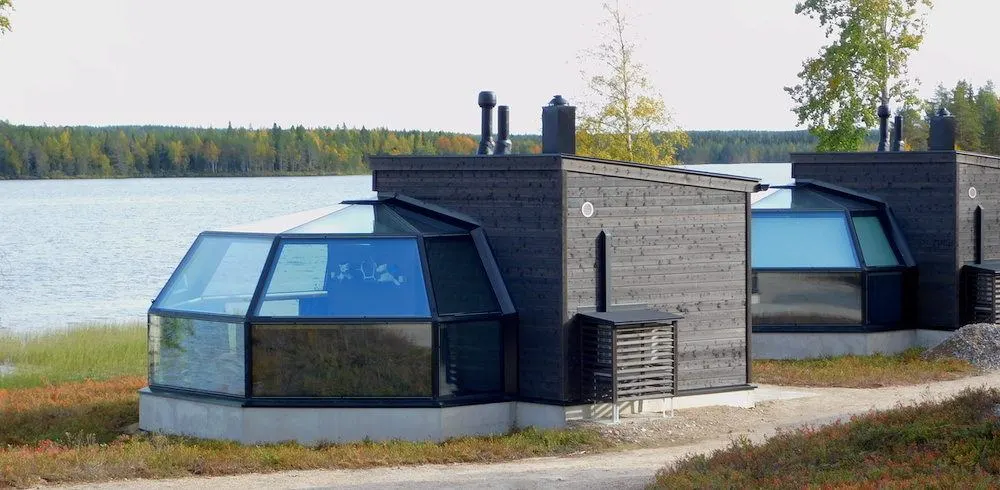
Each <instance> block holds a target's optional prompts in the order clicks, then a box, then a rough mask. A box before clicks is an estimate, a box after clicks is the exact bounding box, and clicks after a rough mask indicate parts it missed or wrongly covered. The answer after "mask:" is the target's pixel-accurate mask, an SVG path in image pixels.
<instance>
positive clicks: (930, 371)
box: [753, 349, 978, 388]
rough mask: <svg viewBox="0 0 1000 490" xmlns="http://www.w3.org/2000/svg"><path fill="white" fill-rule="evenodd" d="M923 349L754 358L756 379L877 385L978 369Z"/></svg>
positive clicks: (952, 376) (944, 378)
mask: <svg viewBox="0 0 1000 490" xmlns="http://www.w3.org/2000/svg"><path fill="white" fill-rule="evenodd" d="M921 352H922V350H921V349H909V350H907V351H905V352H903V353H901V354H897V355H893V356H887V355H882V354H876V355H873V356H853V355H850V356H838V357H826V358H822V359H806V360H787V361H785V360H782V361H778V360H757V361H753V382H755V383H766V384H775V385H785V386H838V387H843V388H878V387H882V386H898V385H912V384H920V383H930V382H933V381H947V380H951V379H958V378H962V377H965V376H970V375H973V374H976V373H978V370H977V369H976V368H975V367H974V366H973V365H972V364H969V363H968V362H966V361H963V360H959V359H953V358H943V359H934V360H927V359H922V358H921V357H920V354H921Z"/></svg>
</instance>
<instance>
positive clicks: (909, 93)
mask: <svg viewBox="0 0 1000 490" xmlns="http://www.w3.org/2000/svg"><path fill="white" fill-rule="evenodd" d="M932 7H933V5H932V3H931V0H805V1H803V2H800V3H798V4H797V5H796V6H795V13H796V14H799V15H806V16H808V17H809V18H810V19H815V20H818V21H819V24H820V26H821V27H823V28H824V29H825V34H826V38H827V39H832V42H831V43H830V44H828V45H826V46H823V47H822V48H821V49H820V52H819V55H818V56H817V57H815V58H809V59H807V60H806V61H805V62H803V63H802V71H801V72H799V75H798V76H799V79H800V83H799V84H797V85H795V86H792V87H785V91H786V92H788V94H789V95H790V96H791V98H792V100H793V101H794V102H795V104H796V106H795V108H794V109H793V111H794V112H795V114H796V115H797V116H798V122H799V124H800V125H802V124H806V125H808V128H809V131H810V132H811V133H812V134H814V135H815V136H816V137H817V138H819V144H818V146H817V150H818V151H857V150H858V149H860V148H861V145H862V143H863V142H864V137H865V135H866V134H867V133H868V131H869V130H870V129H872V128H874V127H876V125H877V124H878V116H877V112H876V109H877V107H878V106H880V105H885V106H889V105H890V104H895V105H896V106H897V107H910V106H913V105H915V104H918V103H919V102H918V101H917V98H916V81H915V80H912V79H911V78H910V77H909V74H908V71H907V63H908V62H909V59H910V56H911V55H912V54H913V53H915V52H916V51H917V49H919V48H920V44H921V42H923V39H924V30H925V18H926V16H927V13H928V11H929V10H930V9H931V8H932Z"/></svg>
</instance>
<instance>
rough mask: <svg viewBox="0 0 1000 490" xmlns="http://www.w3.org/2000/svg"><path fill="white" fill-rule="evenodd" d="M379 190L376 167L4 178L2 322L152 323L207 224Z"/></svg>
mask: <svg viewBox="0 0 1000 490" xmlns="http://www.w3.org/2000/svg"><path fill="white" fill-rule="evenodd" d="M374 195H375V193H374V192H372V190H371V176H368V175H364V176H350V177H255V178H190V179H120V180H43V181H0V329H2V330H4V331H8V332H10V331H13V332H30V331H32V330H41V329H51V328H64V327H66V326H68V325H72V324H80V323H94V322H125V321H142V322H145V318H146V309H147V308H149V304H150V301H151V300H152V299H153V298H154V297H155V296H156V294H157V293H158V292H159V290H160V288H161V287H162V286H163V284H164V283H165V282H166V280H167V278H168V277H169V276H170V273H171V272H173V269H174V267H176V266H177V263H178V262H179V261H180V260H181V258H182V257H183V256H184V253H185V252H186V251H187V249H188V247H189V246H190V245H191V243H192V242H193V241H194V239H195V237H196V236H197V235H198V233H199V232H201V231H203V230H205V229H210V228H220V227H224V226H230V225H236V224H242V223H248V222H253V221H257V220H261V219H264V218H269V217H273V216H280V215H283V214H289V213H293V212H297V211H303V210H307V209H313V208H318V207H323V206H329V205H332V204H337V203H339V202H341V201H343V200H346V199H364V198H370V197H374Z"/></svg>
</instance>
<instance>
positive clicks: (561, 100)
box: [549, 95, 569, 105]
mask: <svg viewBox="0 0 1000 490" xmlns="http://www.w3.org/2000/svg"><path fill="white" fill-rule="evenodd" d="M566 104H569V102H566V99H564V98H563V96H561V95H556V96H555V97H552V100H550V101H549V105H566Z"/></svg>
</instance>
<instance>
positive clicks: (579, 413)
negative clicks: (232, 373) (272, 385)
mask: <svg viewBox="0 0 1000 490" xmlns="http://www.w3.org/2000/svg"><path fill="white" fill-rule="evenodd" d="M753 403H754V401H753V396H752V390H751V389H750V388H747V389H745V390H739V391H731V392H725V393H715V394H704V395H693V396H681V397H676V398H667V399H657V400H645V401H636V402H627V403H621V404H619V409H620V410H621V414H622V415H634V414H641V413H655V412H663V411H667V412H669V411H672V410H677V409H684V408H693V407H702V406H710V405H729V406H737V407H753ZM611 416H612V406H611V404H610V403H596V404H587V405H575V406H560V405H546V404H542V403H528V402H502V403H485V404H480V405H466V406H458V407H442V408H311V407H294V408H293V407H289V408H270V407H244V406H242V405H241V404H239V403H235V402H227V401H221V400H215V399H208V398H198V397H194V396H176V395H164V394H161V393H153V392H151V391H150V390H149V388H143V389H142V390H140V391H139V428H141V429H142V430H146V431H150V432H161V433H165V434H175V435H185V436H192V437H199V438H204V439H222V440H232V441H237V442H241V443H244V444H255V443H274V442H284V441H297V442H300V443H302V444H307V445H313V444H320V443H324V442H331V443H337V442H351V441H359V440H363V439H370V440H373V441H385V440H390V439H405V440H411V441H443V440H445V439H448V438H451V437H458V436H469V435H490V434H502V433H506V432H508V431H510V430H511V429H513V428H515V427H529V426H531V427H538V428H559V427H565V426H566V423H567V422H569V421H574V420H593V419H610V418H611Z"/></svg>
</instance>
